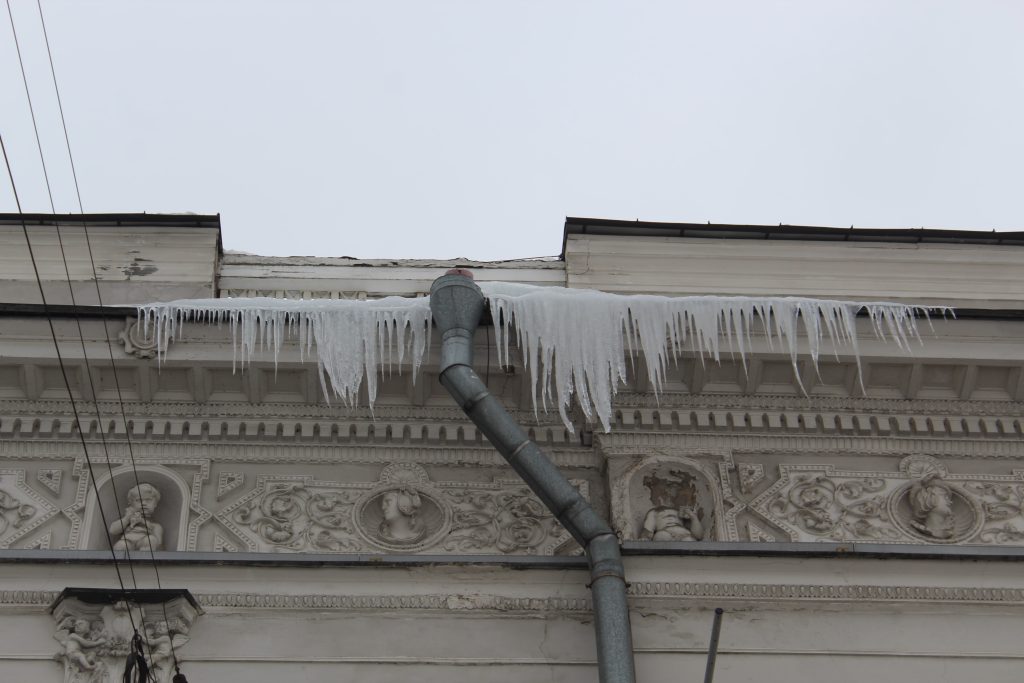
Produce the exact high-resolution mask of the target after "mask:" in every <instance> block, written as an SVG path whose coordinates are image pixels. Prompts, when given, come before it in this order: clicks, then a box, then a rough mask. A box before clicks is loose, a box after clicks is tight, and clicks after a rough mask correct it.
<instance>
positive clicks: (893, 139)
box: [0, 0, 1024, 259]
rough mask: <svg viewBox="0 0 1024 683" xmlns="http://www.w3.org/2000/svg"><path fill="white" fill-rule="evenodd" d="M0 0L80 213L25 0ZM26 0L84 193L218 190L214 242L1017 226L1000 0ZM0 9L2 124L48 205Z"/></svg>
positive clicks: (1017, 7) (1020, 125)
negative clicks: (573, 222)
mask: <svg viewBox="0 0 1024 683" xmlns="http://www.w3.org/2000/svg"><path fill="white" fill-rule="evenodd" d="M11 4H12V7H13V9H14V19H15V23H16V26H17V28H18V36H19V39H20V40H21V47H22V52H23V54H24V56H25V59H26V61H27V69H28V77H29V85H30V89H31V92H32V96H33V101H34V104H35V107H36V112H37V116H38V118H39V124H40V132H41V134H42V138H43V147H44V152H45V155H46V160H47V165H48V168H49V171H50V177H51V182H52V184H53V188H54V199H55V203H56V208H57V211H58V212H77V210H78V207H77V204H76V203H75V200H74V189H73V185H72V183H71V176H70V172H69V169H68V162H67V156H66V151H65V150H64V147H63V144H64V142H63V134H62V132H61V129H60V124H59V120H58V118H57V106H56V100H55V98H54V95H53V86H52V82H51V81H50V75H49V67H48V65H47V63H46V54H45V48H44V47H43V43H42V34H41V31H40V25H39V16H38V13H37V10H36V3H35V0H11ZM43 10H44V12H45V16H46V20H47V28H48V30H49V35H50V42H51V46H52V48H53V52H54V59H55V62H56V67H57V76H58V79H59V84H60V87H61V91H62V96H63V99H64V108H65V114H66V116H67V122H68V127H69V131H70V135H71V144H72V150H73V152H74V154H75V161H76V166H77V170H78V177H79V181H80V185H81V190H82V197H83V201H84V205H85V210H86V211H88V212H141V211H147V212H177V211H194V212H199V213H217V212H220V213H221V214H222V223H223V229H224V233H223V234H224V246H225V248H228V249H237V250H244V251H250V252H255V253H262V254H275V255H298V254H304V255H305V254H316V255H324V256H343V255H346V256H358V257H364V258H381V257H457V256H462V257H471V258H480V259H500V258H516V257H526V256H540V255H554V254H557V253H558V252H559V249H560V247H561V234H562V223H563V219H564V217H565V216H567V215H570V216H591V217H601V218H623V219H630V220H632V219H641V220H663V221H695V222H703V221H708V220H710V221H712V222H721V223H729V222H732V223H757V224H777V223H780V222H783V223H791V224H809V225H835V226H844V227H845V226H849V225H851V224H852V225H856V226H858V227H921V226H923V227H934V228H939V227H946V228H978V229H993V228H995V229H1001V230H1009V229H1021V228H1022V227H1024V226H1022V224H1024V220H1022V214H1024V206H1022V193H1021V176H1022V166H1024V2H1021V1H1020V0H1007V1H1005V2H987V1H982V0H961V1H959V2H940V1H937V0H927V1H922V2H905V1H900V0H880V1H877V2H872V1H870V0H851V1H849V2H838V1H835V2H831V1H825V0H809V1H807V2H796V1H794V2H769V1H765V0H757V1H751V2H707V1H703V2H684V1H682V0H673V1H671V2H648V1H643V2H639V1H634V2H625V1H620V2H595V1H593V0H588V1H586V2H562V1H555V0H545V1H538V2H523V1H516V2H510V1H509V2H503V3H498V2H482V1H480V0H467V1H465V2H450V1H446V0H434V1H432V2H428V1H424V0H413V1H409V2H386V1H382V0H369V1H366V2H345V1H343V0H329V1H323V2H313V1H306V2H302V1H298V0H288V1H287V2H286V1H282V0H278V1H277V2H263V1H258V0H237V1H232V2H229V1H226V0H195V1H185V0H173V1H170V0H168V1H160V2H156V1H143V0H130V1H127V2H113V1H109V2H88V1H85V0H44V2H43ZM0 16H2V21H0V132H2V133H3V136H4V140H5V142H6V143H7V145H8V151H9V153H10V154H11V156H12V165H13V167H14V172H15V176H16V181H17V182H18V186H19V192H20V195H21V197H22V202H23V205H24V208H25V210H26V211H41V212H42V211H49V203H48V200H47V198H46V193H45V186H44V183H43V174H42V169H41V166H40V162H39V156H38V152H37V150H36V148H35V141H34V138H33V137H32V129H31V122H30V119H29V115H28V108H27V105H26V101H25V93H24V89H23V86H22V83H21V75H20V72H19V71H18V66H17V56H16V53H15V49H14V43H13V40H12V37H11V32H10V26H9V24H8V21H7V16H6V7H4V6H2V5H0ZM0 178H3V176H0ZM14 210H15V209H14V200H13V196H12V194H11V192H10V189H9V186H8V184H7V181H6V178H3V189H2V190H0V211H14Z"/></svg>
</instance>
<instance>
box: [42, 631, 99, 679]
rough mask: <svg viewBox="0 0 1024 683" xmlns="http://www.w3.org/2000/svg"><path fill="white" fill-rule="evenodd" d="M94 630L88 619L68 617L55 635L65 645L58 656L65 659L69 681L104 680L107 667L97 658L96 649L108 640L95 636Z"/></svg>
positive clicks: (66, 677) (66, 676)
mask: <svg viewBox="0 0 1024 683" xmlns="http://www.w3.org/2000/svg"><path fill="white" fill-rule="evenodd" d="M92 631H93V627H92V625H91V624H90V623H89V621H88V620H86V619H75V618H74V617H68V618H66V619H64V621H63V622H61V624H60V626H59V627H58V628H57V632H56V633H55V634H54V636H53V637H54V638H56V639H57V641H58V642H59V643H60V644H61V645H62V646H63V647H64V651H63V652H61V653H60V654H59V655H58V657H59V658H60V659H62V660H64V668H65V674H66V675H65V680H66V681H68V683H93V681H102V680H104V678H105V676H106V671H105V669H106V667H105V666H104V665H103V663H102V662H101V661H98V660H97V659H96V652H95V651H94V649H95V648H97V647H99V646H100V645H103V644H104V643H106V642H107V641H106V639H105V638H100V637H98V636H94V635H93V634H92Z"/></svg>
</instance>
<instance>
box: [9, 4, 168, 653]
mask: <svg viewBox="0 0 1024 683" xmlns="http://www.w3.org/2000/svg"><path fill="white" fill-rule="evenodd" d="M7 2H8V3H9V2H10V0H7ZM36 7H37V9H38V10H39V24H40V26H41V27H42V31H43V39H44V42H45V44H46V56H47V59H48V61H49V64H50V76H51V77H52V79H53V90H54V93H55V95H56V97H57V109H58V111H59V112H60V122H61V128H62V129H63V132H64V144H65V147H66V149H67V152H68V161H69V163H70V165H71V177H72V179H73V180H74V185H75V197H76V198H77V200H78V210H79V212H80V213H81V214H82V215H85V208H84V205H83V203H82V193H81V190H80V188H79V184H78V173H77V171H76V169H75V157H74V154H72V152H71V136H70V135H69V134H68V126H67V120H66V118H65V116H64V104H63V100H62V98H61V96H60V86H59V85H58V83H57V70H56V67H55V66H54V62H53V52H52V50H51V48H50V37H49V33H48V32H47V30H46V18H45V17H44V15H43V6H42V2H41V0H36ZM82 230H83V232H84V235H85V244H86V251H87V252H88V254H89V265H90V267H91V269H92V281H93V284H94V286H95V288H96V300H97V303H98V305H100V306H103V294H102V293H101V291H100V282H99V275H98V274H97V272H96V260H95V258H94V256H93V250H92V240H91V239H90V237H89V226H88V224H86V223H84V222H83V224H82ZM58 231H59V228H58ZM61 255H62V256H63V247H62V249H61ZM66 268H67V262H66V261H65V270H66ZM68 286H69V289H70V287H71V276H70V273H68ZM73 297H74V293H73V292H72V301H73ZM103 332H104V336H105V337H106V342H107V353H108V356H109V359H110V371H111V375H112V376H113V378H114V389H115V392H116V394H117V403H118V406H119V408H120V411H121V419H122V422H123V424H124V433H125V441H126V444H127V446H128V457H129V459H130V461H131V465H132V472H133V473H134V476H135V486H136V488H138V487H140V486H141V485H142V484H141V482H140V481H139V471H138V468H137V466H136V461H135V452H134V448H133V446H132V437H131V426H130V425H129V422H128V414H127V411H126V409H125V405H124V396H123V394H122V392H121V383H120V380H119V379H118V376H117V365H116V363H115V361H114V351H113V341H112V339H111V336H110V328H109V327H108V326H107V320H106V318H103ZM90 377H91V376H90ZM93 399H94V400H95V401H96V413H97V417H99V399H98V397H97V395H96V393H95V391H94V392H93ZM101 433H102V431H101ZM107 462H108V465H109V458H108V461H107ZM111 485H113V473H112V472H111ZM115 496H116V491H115ZM142 519H143V523H144V524H148V523H147V522H146V518H145V511H144V510H143V511H142ZM146 540H147V543H148V545H149V555H150V559H151V561H152V564H153V573H154V575H155V578H156V585H157V589H159V590H163V585H162V583H161V581H160V569H159V567H158V566H157V561H156V555H155V553H154V548H153V539H152V535H150V534H147V535H146ZM161 608H162V610H163V614H164V623H165V624H166V625H167V626H168V627H169V626H170V620H169V618H168V615H167V606H166V605H165V604H164V603H161ZM168 630H169V631H170V629H168ZM169 635H170V644H171V657H172V659H173V661H174V668H175V671H178V672H179V673H180V669H179V665H178V656H177V652H176V650H175V647H174V638H173V631H171V632H170V633H169Z"/></svg>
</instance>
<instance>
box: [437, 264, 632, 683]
mask: <svg viewBox="0 0 1024 683" xmlns="http://www.w3.org/2000/svg"><path fill="white" fill-rule="evenodd" d="M430 309H431V311H432V312H433V315H434V323H435V324H436V325H437V328H438V330H439V332H440V333H441V367H440V380H441V384H442V385H444V387H445V389H447V390H448V393H450V394H451V395H452V398H454V399H455V401H456V403H458V404H459V407H460V408H462V410H463V411H465V413H466V415H468V416H469V419H470V420H472V421H473V423H474V424H475V425H476V426H477V427H479V428H480V431H482V432H483V433H484V435H485V436H486V437H487V439H488V440H489V441H490V442H491V444H493V445H494V447H495V448H497V449H498V452H500V453H501V455H502V456H503V457H504V458H505V459H506V460H507V461H508V462H509V464H510V465H511V466H512V469H514V470H515V471H516V473H517V474H518V475H519V476H520V477H522V479H523V481H525V482H526V484H527V485H528V486H529V487H530V488H531V489H532V490H533V492H534V493H536V494H537V496H538V497H539V498H540V499H541V501H543V502H544V504H545V505H546V506H547V507H548V509H549V510H551V512H552V514H553V515H554V516H555V518H556V519H558V521H559V522H560V523H561V524H562V526H564V527H565V528H566V530H567V531H568V532H569V533H570V534H572V536H573V538H575V539H576V541H577V542H579V544H580V545H581V546H583V548H584V549H585V550H586V553H587V559H588V560H589V564H590V590H591V594H592V596H593V603H594V617H595V618H594V630H595V635H596V637H597V665H598V675H599V678H600V681H601V683H633V682H634V681H635V674H634V670H633V636H632V630H631V629H630V625H629V606H628V604H627V602H626V576H625V569H624V567H623V565H622V552H621V549H620V547H619V539H618V537H617V536H616V535H615V532H614V531H612V529H611V527H610V526H609V525H608V523H607V522H606V521H604V519H603V518H602V517H601V516H600V515H599V514H597V512H596V511H595V510H594V508H593V507H592V506H591V505H590V503H589V502H588V501H587V499H586V498H584V497H583V496H582V495H580V493H579V491H577V490H576V488H575V487H574V486H573V485H572V484H570V483H569V480H568V479H566V478H565V476H564V475H563V474H562V473H561V472H560V471H559V470H558V468H557V467H555V465H554V464H553V463H552V462H551V461H550V460H549V459H548V458H547V456H545V455H544V453H543V451H541V449H540V448H539V447H538V446H537V444H535V443H533V442H532V441H530V439H529V437H528V436H527V435H526V432H525V431H524V430H523V428H522V427H520V426H519V425H518V424H517V423H516V421H515V420H514V419H513V418H512V416H511V415H509V414H508V411H506V410H505V408H504V406H502V405H501V402H500V401H499V400H498V399H497V398H495V397H494V396H493V395H491V393H490V392H489V391H488V390H487V386H486V385H485V384H484V383H483V381H482V380H481V379H480V377H479V376H478V375H477V374H476V373H475V372H474V371H473V333H474V332H475V331H476V328H477V326H478V325H479V323H480V316H481V315H482V314H483V310H484V296H483V293H482V292H481V291H480V288H479V287H477V286H476V283H475V282H473V279H472V275H470V274H469V273H468V272H467V271H449V273H448V274H447V275H443V276H441V277H439V278H438V279H437V280H435V281H434V284H433V285H431V287H430Z"/></svg>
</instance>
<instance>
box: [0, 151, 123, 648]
mask: <svg viewBox="0 0 1024 683" xmlns="http://www.w3.org/2000/svg"><path fill="white" fill-rule="evenodd" d="M0 151H2V152H3V157H4V165H5V166H6V168H7V177H8V178H9V179H10V182H11V191H12V192H13V193H14V203H15V206H17V208H18V213H19V214H20V215H21V216H22V219H21V229H22V232H23V233H24V235H25V244H26V245H27V246H28V254H29V260H30V261H31V262H32V270H33V272H34V273H35V278H36V285H37V286H38V288H39V296H40V298H41V299H42V302H43V310H44V311H46V312H47V313H48V312H49V303H48V302H47V300H46V293H45V292H44V290H43V280H42V278H41V277H40V275H39V266H38V264H37V262H36V257H35V251H34V250H33V249H32V241H31V240H30V239H29V235H28V226H27V225H26V223H25V219H24V212H23V211H22V210H21V200H20V199H19V197H18V189H17V185H16V184H15V182H14V173H13V172H12V171H11V161H10V158H9V157H8V156H7V145H6V144H5V143H4V139H3V134H0ZM46 322H47V324H48V326H49V328H50V337H51V338H52V339H53V348H54V351H55V352H56V354H57V365H58V366H59V367H60V372H61V376H62V377H63V378H64V386H65V387H66V388H67V391H68V399H69V400H70V402H71V414H72V415H73V417H74V418H75V424H74V429H75V430H76V431H77V432H78V438H79V440H80V441H81V443H82V452H83V453H84V454H85V462H86V466H87V467H88V469H89V480H90V482H91V483H92V486H93V492H94V493H95V495H96V505H97V508H98V509H99V513H100V521H101V522H102V523H103V528H104V529H105V530H106V529H108V528H109V527H108V525H107V515H106V512H105V510H104V509H103V501H102V500H101V499H100V492H99V487H98V485H97V484H96V475H95V471H94V469H93V464H92V459H91V458H89V456H88V453H89V447H88V445H87V444H86V442H85V433H84V431H83V430H82V420H81V417H80V415H79V413H78V406H77V405H76V404H75V397H74V394H73V393H72V392H71V381H70V380H69V379H68V372H67V366H66V364H65V363H64V356H63V354H62V353H61V351H60V344H59V343H58V342H57V331H56V330H55V329H54V326H53V317H52V316H50V315H49V314H48V315H47V316H46ZM106 538H107V545H108V546H109V547H110V555H111V558H112V559H113V561H114V572H115V573H116V574H117V582H118V584H119V585H120V586H121V592H122V593H124V594H125V595H127V589H126V588H125V585H124V578H123V577H122V576H121V568H120V565H119V564H118V562H117V551H115V550H114V544H113V542H112V541H111V539H110V534H109V533H108V534H106ZM128 616H129V618H131V610H129V611H128ZM132 628H133V629H134V628H135V622H134V619H132Z"/></svg>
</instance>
